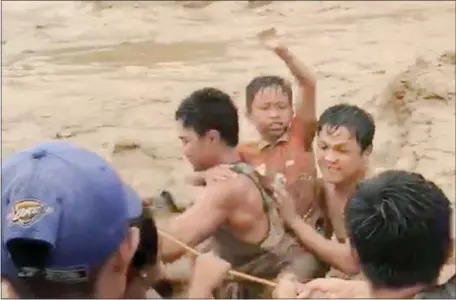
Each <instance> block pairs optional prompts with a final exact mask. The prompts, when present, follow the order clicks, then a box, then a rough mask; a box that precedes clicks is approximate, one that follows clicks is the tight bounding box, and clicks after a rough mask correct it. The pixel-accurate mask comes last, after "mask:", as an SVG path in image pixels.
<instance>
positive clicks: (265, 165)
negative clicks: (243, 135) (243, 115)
mask: <svg viewBox="0 0 456 300" xmlns="http://www.w3.org/2000/svg"><path fill="white" fill-rule="evenodd" d="M259 38H260V41H261V42H262V44H263V45H264V46H265V47H266V48H268V49H270V50H272V51H273V52H274V53H276V54H277V55H278V56H279V57H280V58H281V59H282V60H283V61H284V62H285V64H286V65H287V66H288V68H289V69H290V71H291V73H292V74H293V76H294V77H295V78H296V80H297V82H298V85H299V88H300V98H299V102H298V103H297V107H296V111H294V109H293V93H292V88H291V85H290V84H289V83H288V82H287V81H286V80H285V79H283V78H281V77H279V76H259V77H255V78H254V79H253V80H252V81H251V82H250V83H249V84H248V85H247V88H246V109H247V116H248V118H249V120H250V121H251V122H252V123H253V125H254V126H255V127H256V129H257V131H258V132H259V134H260V137H261V139H260V140H259V141H255V142H247V143H243V144H240V145H239V146H238V151H239V153H240V154H241V158H242V159H243V160H244V161H246V162H248V163H250V164H251V165H253V166H254V167H255V168H256V170H257V171H258V172H259V173H260V174H261V175H263V176H265V178H266V183H269V184H271V183H273V180H274V178H275V177H276V176H277V175H278V174H279V175H280V176H283V177H284V179H285V184H286V187H287V190H288V192H289V193H290V195H292V197H293V199H294V200H295V204H296V208H297V210H298V211H299V213H300V215H302V216H308V215H310V214H311V212H312V210H313V208H314V202H315V178H316V175H317V171H316V166H315V159H314V155H313V149H312V141H313V138H314V135H315V130H316V123H317V117H316V109H315V88H316V76H315V74H314V73H313V72H312V71H311V70H309V69H308V68H307V67H306V66H305V65H303V63H302V62H300V61H299V60H298V59H297V58H296V57H295V56H294V55H292V54H291V53H290V52H289V51H288V49H287V47H285V46H284V45H282V44H281V43H280V42H279V41H278V38H277V35H276V32H275V30H274V29H271V30H268V31H265V32H263V33H261V34H260V35H259ZM313 221H314V222H316V220H315V219H314V220H313ZM313 225H315V224H313Z"/></svg>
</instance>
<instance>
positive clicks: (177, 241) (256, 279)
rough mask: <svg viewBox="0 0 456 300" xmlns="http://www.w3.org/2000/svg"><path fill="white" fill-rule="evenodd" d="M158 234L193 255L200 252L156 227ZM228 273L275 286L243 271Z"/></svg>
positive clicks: (271, 282)
mask: <svg viewBox="0 0 456 300" xmlns="http://www.w3.org/2000/svg"><path fill="white" fill-rule="evenodd" d="M158 234H160V235H161V236H162V237H164V238H166V239H168V240H170V241H171V242H173V243H175V244H177V245H179V246H181V247H182V248H184V249H185V250H187V251H188V252H190V253H192V254H193V255H196V256H198V255H200V254H201V253H199V252H198V251H197V250H195V249H193V248H192V247H190V246H188V245H187V244H185V243H183V242H181V241H179V240H178V239H176V238H175V237H173V236H171V235H170V234H168V233H166V232H164V231H163V230H160V229H158ZM228 274H230V275H231V276H234V277H238V278H242V279H245V280H248V281H252V282H256V283H260V284H263V285H266V286H269V287H273V288H275V287H276V286H277V283H275V282H273V281H270V280H267V279H263V278H258V277H255V276H252V275H249V274H245V273H242V272H238V271H235V270H229V271H228Z"/></svg>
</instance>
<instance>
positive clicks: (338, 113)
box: [317, 103, 375, 151]
mask: <svg viewBox="0 0 456 300" xmlns="http://www.w3.org/2000/svg"><path fill="white" fill-rule="evenodd" d="M325 125H326V126H330V127H334V128H338V127H345V128H347V129H348V130H349V131H350V133H351V134H352V135H353V136H354V137H355V138H356V141H357V142H358V144H359V145H360V147H361V150H362V151H364V150H366V149H367V148H369V147H370V146H372V142H373V140H374V134H375V122H374V119H373V117H372V116H371V114H369V113H368V112H367V111H365V110H364V109H362V108H360V107H358V106H356V105H350V104H345V103H343V104H337V105H333V106H331V107H329V108H327V109H326V110H325V111H324V112H323V113H322V114H321V116H320V118H319V119H318V127H317V133H320V131H321V130H322V128H323V126H325Z"/></svg>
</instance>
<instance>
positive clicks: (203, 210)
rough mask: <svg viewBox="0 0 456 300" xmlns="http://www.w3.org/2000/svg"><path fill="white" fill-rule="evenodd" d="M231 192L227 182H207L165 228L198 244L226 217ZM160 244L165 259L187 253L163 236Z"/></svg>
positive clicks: (193, 244) (182, 239) (183, 240)
mask: <svg viewBox="0 0 456 300" xmlns="http://www.w3.org/2000/svg"><path fill="white" fill-rule="evenodd" d="M229 193H230V190H229V189H228V187H227V185H226V184H224V183H220V184H216V183H214V184H212V185H211V186H207V187H206V188H205V189H204V191H203V192H202V194H201V196H200V197H199V198H198V199H196V201H195V202H194V204H193V205H192V206H191V207H190V208H189V209H188V210H186V211H185V212H184V213H183V214H181V215H179V216H178V217H176V218H174V219H172V220H170V222H169V223H168V226H166V228H161V229H163V230H164V231H165V232H166V233H168V234H169V235H171V236H173V237H174V238H176V239H178V240H179V241H181V242H183V243H185V244H187V245H189V246H191V247H194V246H196V245H198V244H199V243H201V242H203V241H204V240H205V239H207V238H208V237H210V236H211V235H212V233H213V232H214V231H215V230H216V229H217V228H218V227H219V226H220V225H221V224H223V223H224V222H225V221H226V219H227V217H228V215H229V213H230V206H231V204H230V202H229V201H227V199H228V195H229ZM160 248H161V253H160V254H161V258H162V259H163V261H165V262H169V261H174V260H176V259H178V258H179V257H180V256H182V255H183V254H185V249H183V248H182V247H181V246H179V245H177V244H176V243H174V242H172V241H169V240H167V239H166V238H163V239H160Z"/></svg>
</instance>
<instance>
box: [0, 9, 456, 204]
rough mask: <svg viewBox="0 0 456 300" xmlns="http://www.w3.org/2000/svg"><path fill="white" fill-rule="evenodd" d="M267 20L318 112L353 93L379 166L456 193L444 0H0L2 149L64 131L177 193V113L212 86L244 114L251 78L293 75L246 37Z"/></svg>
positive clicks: (450, 39)
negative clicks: (314, 82)
mask: <svg viewBox="0 0 456 300" xmlns="http://www.w3.org/2000/svg"><path fill="white" fill-rule="evenodd" d="M271 26H275V27H276V28H277V30H278V32H279V34H280V35H281V36H282V39H283V41H284V42H285V43H286V44H287V45H289V47H290V49H291V51H293V52H295V53H296V54H298V55H299V56H300V58H301V59H302V60H304V61H305V62H306V63H307V64H309V65H311V66H313V68H314V69H315V70H316V72H317V74H318V99H317V100H318V111H319V112H321V111H322V110H323V109H325V108H326V107H328V106H329V105H332V104H334V103H339V102H350V103H354V104H358V105H360V106H362V107H364V108H366V109H368V110H369V111H370V112H372V113H373V114H374V116H375V117H376V120H377V125H378V134H377V138H376V142H375V153H374V157H373V164H374V165H375V166H376V167H378V168H390V167H403V168H407V169H410V170H417V171H419V172H423V173H424V174H425V175H426V176H428V177H430V178H431V179H434V180H436V181H437V182H438V183H439V184H441V186H442V187H443V189H444V190H445V191H446V192H447V193H448V195H449V196H450V197H451V199H454V190H455V186H454V180H455V159H454V153H455V152H454V151H455V145H454V143H455V138H454V136H455V124H454V120H455V119H454V117H455V116H454V113H455V109H454V104H455V103H454V101H455V91H454V89H455V85H454V80H455V78H454V67H455V65H454V64H455V55H454V51H455V49H454V48H455V4H454V2H440V1H438V2H437V1H435V2H424V1H421V2H412V1H406V2H400V1H394V2H374V1H368V2H343V1H337V2H330V1H328V2H327V1H324V2H323V1H313V2H309V1H289V2H287V1H280V2H273V1H265V2H263V3H261V1H256V2H255V3H253V4H248V2H247V1H236V2H234V1H233V2H231V1H220V2H217V1H213V2H212V3H206V4H204V3H201V1H190V3H185V4H183V3H179V2H178V1H166V2H165V1H153V2H152V1H151V2H139V1H84V2H82V1H61V2H59V1H52V2H51V1H48V2H45V1H40V2H35V1H30V2H26V1H23V2H22V1H8V2H3V3H2V153H3V156H6V155H8V153H10V152H11V151H14V150H17V149H20V148H22V147H24V146H28V145H30V144H33V143H35V142H38V141H42V140H49V139H56V138H57V139H68V140H72V141H74V142H77V143H78V144H80V145H83V146H85V147H88V148H90V149H93V150H95V151H97V152H99V153H101V154H102V155H103V156H104V157H106V158H107V159H109V160H110V161H111V162H112V163H113V164H114V166H115V167H116V168H117V169H118V170H119V172H120V173H121V175H122V176H123V177H124V178H125V179H126V180H127V181H128V182H129V183H131V184H132V185H133V186H134V187H135V188H136V189H137V190H138V191H139V193H140V194H141V195H142V196H144V197H150V196H152V195H154V194H156V193H157V192H159V191H160V190H161V189H163V188H166V189H169V190H171V191H173V192H174V193H176V195H178V199H179V201H181V202H182V203H183V202H185V201H187V200H188V199H189V198H191V197H189V196H188V195H191V193H190V194H189V193H188V188H187V187H186V186H185V184H184V183H183V181H182V178H183V176H184V175H185V174H187V173H188V172H189V171H190V168H189V166H188V165H187V163H186V162H185V161H184V160H183V159H182V158H181V155H180V145H179V142H178V139H177V137H176V134H175V131H174V122H173V113H174V110H175V108H176V106H177V104H178V103H179V101H180V100H181V99H182V98H183V97H184V96H185V95H187V94H188V93H190V92H191V91H192V90H194V89H197V88H200V87H204V86H215V87H219V88H221V89H223V90H226V91H228V92H229V93H231V94H232V95H233V97H234V99H235V100H236V102H237V104H238V105H239V107H240V109H241V111H242V112H243V111H244V110H243V103H244V100H243V99H244V98H243V97H244V88H245V85H246V84H247V82H248V81H249V80H250V79H251V78H252V77H253V76H256V75H260V74H278V75H283V76H285V77H287V78H290V79H291V77H290V74H289V73H288V71H287V69H286V67H285V66H284V64H283V63H282V62H281V61H280V60H279V59H278V58H277V57H275V56H274V55H273V54H272V53H270V52H268V51H266V50H264V49H262V48H261V47H260V46H259V45H258V42H257V40H256V39H255V34H256V33H257V32H259V31H261V30H264V29H267V28H269V27H271ZM242 122H243V123H242V138H243V139H248V138H254V137H255V135H254V132H253V130H252V128H251V126H249V124H248V123H247V122H246V121H245V120H243V121H242ZM184 196H186V197H184Z"/></svg>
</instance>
